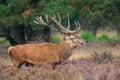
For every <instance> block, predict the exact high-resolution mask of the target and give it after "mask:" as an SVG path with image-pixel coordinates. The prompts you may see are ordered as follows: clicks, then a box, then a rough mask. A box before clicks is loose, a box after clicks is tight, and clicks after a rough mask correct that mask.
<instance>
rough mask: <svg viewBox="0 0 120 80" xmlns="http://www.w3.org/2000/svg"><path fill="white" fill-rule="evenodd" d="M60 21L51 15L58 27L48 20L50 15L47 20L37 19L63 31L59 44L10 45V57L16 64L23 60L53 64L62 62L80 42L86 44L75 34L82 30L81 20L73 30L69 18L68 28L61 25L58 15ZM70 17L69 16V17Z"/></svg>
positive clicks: (18, 64)
mask: <svg viewBox="0 0 120 80" xmlns="http://www.w3.org/2000/svg"><path fill="white" fill-rule="evenodd" d="M58 18H59V21H57V20H56V19H55V17H51V16H50V19H51V20H53V21H54V22H55V24H56V25H57V26H58V29H56V28H55V27H54V26H53V25H51V24H50V23H49V21H48V16H47V15H46V21H47V22H45V21H44V20H43V19H42V17H38V18H37V19H36V20H35V23H36V24H40V25H44V26H47V27H50V28H51V29H53V30H56V31H59V32H61V33H63V34H64V35H65V36H64V38H63V40H62V41H60V42H59V43H58V44H53V43H42V44H24V45H17V46H13V47H10V48H9V49H8V53H9V55H10V59H11V61H12V63H13V65H15V66H18V67H19V66H20V65H21V64H22V63H23V62H28V63H31V64H40V65H46V64H53V63H59V62H62V61H64V60H66V59H68V57H69V56H70V55H71V53H72V50H73V49H74V48H75V47H77V46H79V45H80V44H84V43H85V42H84V40H83V39H82V38H78V37H77V36H76V35H75V34H76V33H78V31H79V30H80V24H79V22H75V25H76V29H75V30H73V31H71V30H70V29H69V28H70V24H69V20H68V27H67V29H66V28H64V27H63V26H62V25H61V18H60V16H59V15H58ZM68 19H69V18H68Z"/></svg>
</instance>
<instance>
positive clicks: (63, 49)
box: [58, 40, 73, 61]
mask: <svg viewBox="0 0 120 80" xmlns="http://www.w3.org/2000/svg"><path fill="white" fill-rule="evenodd" d="M58 45H59V46H58V49H59V56H60V58H62V59H61V60H62V61H63V60H66V59H68V57H69V56H70V55H71V53H72V50H73V49H72V47H70V44H68V43H67V42H66V40H63V41H61V42H60V43H59V44H58Z"/></svg>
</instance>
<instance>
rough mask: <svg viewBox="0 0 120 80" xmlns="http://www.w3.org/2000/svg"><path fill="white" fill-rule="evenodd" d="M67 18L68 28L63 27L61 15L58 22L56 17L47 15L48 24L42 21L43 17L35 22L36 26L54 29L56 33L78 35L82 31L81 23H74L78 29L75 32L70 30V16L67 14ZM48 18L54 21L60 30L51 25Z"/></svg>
mask: <svg viewBox="0 0 120 80" xmlns="http://www.w3.org/2000/svg"><path fill="white" fill-rule="evenodd" d="M67 17H68V26H67V28H65V27H63V25H62V24H61V17H60V15H59V13H58V20H56V16H55V15H53V16H48V15H47V14H46V17H45V19H46V22H45V21H44V20H43V19H42V16H40V17H37V18H36V20H34V22H35V23H36V24H39V25H44V26H47V27H50V28H51V29H53V30H55V31H60V32H61V33H63V34H75V33H78V32H79V31H80V27H81V25H80V23H79V21H74V23H75V26H76V28H75V29H74V30H70V20H69V14H67ZM48 18H50V19H51V20H52V21H54V23H55V24H56V25H57V26H58V28H55V27H54V25H52V24H50V23H49V20H48Z"/></svg>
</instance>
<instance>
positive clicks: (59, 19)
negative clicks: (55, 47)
mask: <svg viewBox="0 0 120 80" xmlns="http://www.w3.org/2000/svg"><path fill="white" fill-rule="evenodd" d="M58 19H59V22H60V23H61V17H60V14H59V13H58Z"/></svg>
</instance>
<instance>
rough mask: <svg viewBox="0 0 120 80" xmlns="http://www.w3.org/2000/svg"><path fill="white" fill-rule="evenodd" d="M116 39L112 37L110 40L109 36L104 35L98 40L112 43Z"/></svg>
mask: <svg viewBox="0 0 120 80" xmlns="http://www.w3.org/2000/svg"><path fill="white" fill-rule="evenodd" d="M114 39H115V38H114V37H112V38H110V37H109V36H108V35H106V34H102V35H101V36H99V37H98V38H97V40H98V41H101V42H106V41H109V42H110V41H112V40H114Z"/></svg>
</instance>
